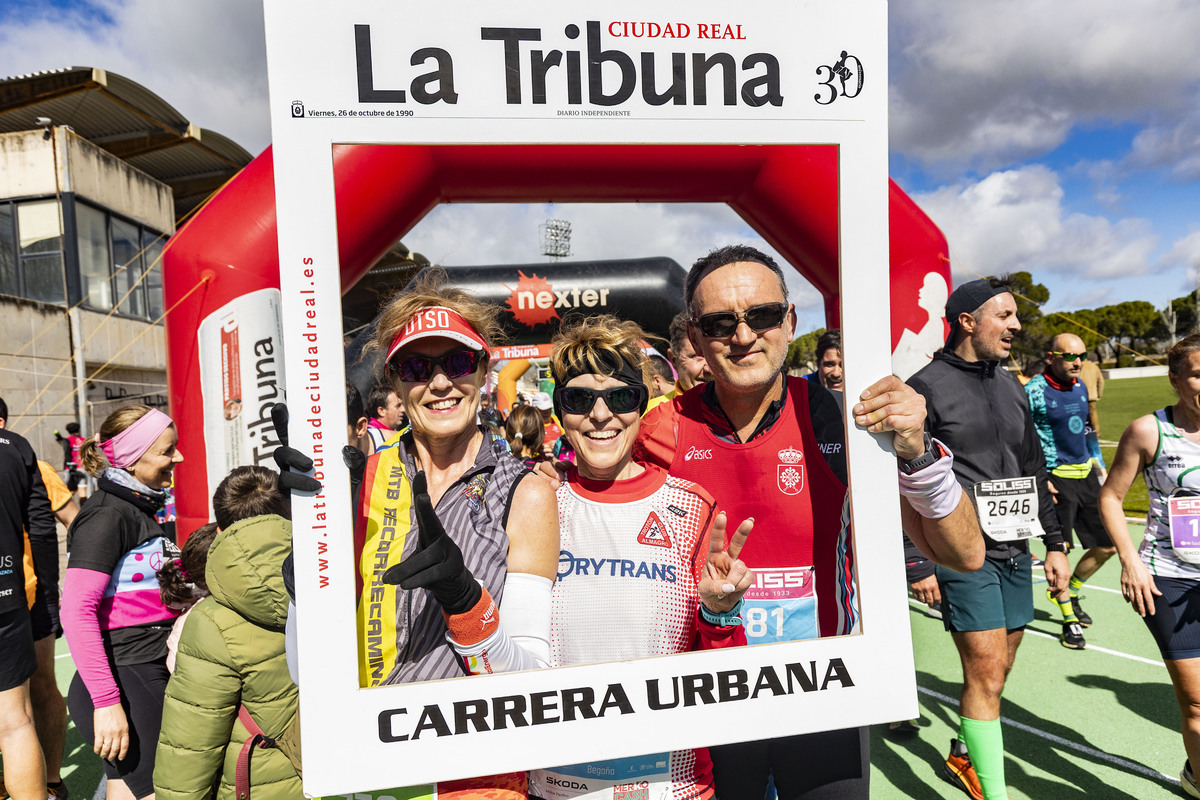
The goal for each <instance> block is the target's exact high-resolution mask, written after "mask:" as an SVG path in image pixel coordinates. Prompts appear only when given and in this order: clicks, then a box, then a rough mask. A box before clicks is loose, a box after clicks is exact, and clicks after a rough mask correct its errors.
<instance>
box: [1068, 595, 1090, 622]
mask: <svg viewBox="0 0 1200 800" xmlns="http://www.w3.org/2000/svg"><path fill="white" fill-rule="evenodd" d="M1071 610H1072V611H1074V612H1075V618H1076V619H1078V620H1079V624H1080V625H1082V626H1083V627H1085V628H1086V627H1088V626H1089V625H1091V624H1092V618H1091V617H1090V616H1088V613H1087V612H1086V611H1084V610H1083V609H1082V608H1080V607H1079V598H1078V597H1072V598H1071Z"/></svg>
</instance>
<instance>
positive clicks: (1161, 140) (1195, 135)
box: [1127, 114, 1200, 181]
mask: <svg viewBox="0 0 1200 800" xmlns="http://www.w3.org/2000/svg"><path fill="white" fill-rule="evenodd" d="M1127 163H1128V165H1129V166H1131V167H1143V168H1146V167H1149V168H1158V169H1165V170H1167V171H1168V172H1169V173H1170V174H1171V176H1172V177H1174V178H1175V179H1177V180H1183V181H1194V180H1197V179H1200V114H1193V115H1191V116H1189V117H1188V118H1187V119H1184V120H1182V121H1181V122H1179V123H1178V124H1176V125H1173V126H1152V127H1149V128H1146V129H1145V130H1143V131H1142V132H1140V133H1139V134H1138V135H1137V136H1136V137H1134V140H1133V149H1132V152H1131V153H1130V154H1129V158H1128V159H1127Z"/></svg>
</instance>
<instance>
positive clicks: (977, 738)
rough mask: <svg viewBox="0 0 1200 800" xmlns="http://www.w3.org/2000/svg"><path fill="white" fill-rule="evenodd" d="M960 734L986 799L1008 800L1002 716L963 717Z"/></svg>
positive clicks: (959, 736)
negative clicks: (988, 717) (987, 717)
mask: <svg viewBox="0 0 1200 800" xmlns="http://www.w3.org/2000/svg"><path fill="white" fill-rule="evenodd" d="M961 720H962V721H961V723H960V724H959V728H958V738H959V739H961V740H962V742H963V744H965V745H966V746H967V753H968V755H970V756H971V764H972V765H973V766H974V767H975V774H976V775H977V776H979V786H980V788H982V789H983V796H984V798H985V799H986V800H1007V798H1008V788H1007V786H1005V782H1004V734H1003V733H1002V732H1001V730H1000V720H998V719H989V720H980V719H967V718H966V717H962V718H961Z"/></svg>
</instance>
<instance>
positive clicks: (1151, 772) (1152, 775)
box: [917, 686, 1179, 787]
mask: <svg viewBox="0 0 1200 800" xmlns="http://www.w3.org/2000/svg"><path fill="white" fill-rule="evenodd" d="M917 691H918V692H920V693H921V694H924V695H928V696H929V697H932V698H934V699H935V700H939V701H941V702H943V703H945V704H946V705H948V706H950V707H951V708H958V701H957V700H955V699H954V698H953V697H949V696H947V695H944V694H942V693H941V692H935V691H934V690H932V689H926V688H925V687H924V686H918V687H917ZM1000 722H1001V723H1003V724H1004V725H1008V726H1009V727H1012V728H1016V729H1017V730H1019V731H1024V732H1025V733H1032V734H1033V735H1034V736H1040V737H1041V738H1043V739H1045V740H1046V741H1048V742H1053V743H1054V744H1056V745H1058V746H1060V747H1069V748H1070V749H1072V750H1075V751H1076V752H1079V753H1083V754H1084V755H1086V756H1088V757H1089V758H1094V759H1098V760H1100V761H1105V762H1107V763H1109V764H1112V765H1113V766H1115V767H1118V768H1119V769H1123V770H1125V771H1126V772H1134V773H1137V774H1138V775H1141V776H1143V777H1146V778H1149V779H1151V780H1154V781H1158V782H1159V783H1163V784H1166V785H1167V786H1171V787H1177V786H1179V778H1178V777H1176V776H1174V775H1167V774H1166V773H1163V772H1159V771H1158V770H1156V769H1150V768H1149V767H1147V766H1144V765H1142V764H1139V763H1137V762H1136V761H1130V760H1128V759H1125V758H1121V757H1120V756H1114V755H1112V754H1110V753H1106V752H1104V751H1103V750H1097V749H1096V748H1094V747H1088V746H1087V745H1086V744H1080V743H1078V742H1072V741H1071V740H1070V739H1064V738H1062V737H1061V736H1056V735H1054V734H1053V733H1047V732H1046V731H1043V730H1039V729H1038V728H1034V727H1032V726H1031V725H1026V724H1025V723H1023V722H1017V721H1016V720H1013V719H1009V718H1008V717H1000Z"/></svg>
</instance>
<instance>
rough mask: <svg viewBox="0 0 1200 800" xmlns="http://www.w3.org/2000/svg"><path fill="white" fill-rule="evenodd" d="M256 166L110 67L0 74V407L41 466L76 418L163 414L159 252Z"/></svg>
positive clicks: (55, 453) (55, 457)
mask: <svg viewBox="0 0 1200 800" xmlns="http://www.w3.org/2000/svg"><path fill="white" fill-rule="evenodd" d="M249 161H250V154H249V153H247V152H246V151H245V150H243V149H242V148H241V147H239V146H238V145H236V144H234V143H233V142H232V141H230V140H229V139H226V138H225V137H223V136H221V135H220V134H216V133H213V132H211V131H206V130H202V129H200V128H198V127H196V126H195V125H193V124H192V123H190V122H188V121H187V120H186V119H184V118H183V117H181V116H180V114H179V113H178V112H177V111H175V109H173V108H171V107H170V106H169V105H168V104H167V103H166V102H165V101H163V100H162V98H160V97H158V96H157V95H155V94H154V93H153V92H150V91H149V90H148V89H146V88H144V87H142V86H140V85H138V84H136V83H134V82H133V81H130V80H128V79H126V78H122V77H121V76H119V75H114V74H112V73H107V72H105V71H104V70H100V69H93V68H91V67H72V68H70V69H66V70H60V71H57V72H50V73H38V74H36V75H27V76H19V77H14V78H6V79H3V80H0V320H2V322H0V398H3V399H4V401H5V402H6V403H7V405H8V413H9V417H8V427H10V428H12V429H13V430H16V431H17V432H18V433H21V434H24V435H25V436H26V437H27V438H29V440H30V441H31V442H32V443H33V445H34V448H35V449H36V450H37V452H38V455H39V457H41V458H42V459H43V460H46V461H49V462H50V463H52V464H55V465H56V466H59V465H60V462H61V451H60V450H59V448H58V446H57V445H56V444H55V442H54V437H53V431H54V430H56V429H57V430H60V431H64V432H65V430H64V429H65V426H66V424H67V423H68V422H70V421H75V420H78V421H80V422H81V424H82V427H83V431H84V433H85V434H91V433H92V432H94V431H95V430H96V427H97V426H98V425H99V424H100V422H102V421H103V419H104V417H105V416H106V415H107V414H108V413H109V412H110V411H111V410H113V409H114V408H116V407H117V406H119V405H122V404H125V403H130V402H143V403H148V404H150V405H154V406H157V407H160V408H164V409H165V408H166V405H167V382H166V337H165V336H164V332H163V326H162V319H163V315H164V313H165V312H166V311H167V309H165V308H164V307H163V290H162V266H161V255H162V250H163V246H164V244H165V243H166V240H167V238H168V237H169V236H170V235H171V234H173V233H174V231H175V227H176V225H177V223H178V222H179V221H181V219H182V218H183V217H184V216H186V215H187V214H188V213H190V212H191V211H192V210H193V209H194V208H195V207H196V206H197V205H199V204H200V203H201V202H203V200H204V199H205V198H206V197H207V196H208V195H209V194H210V193H211V192H213V191H214V190H216V189H217V188H219V187H220V186H221V185H222V184H223V183H224V182H225V181H227V180H228V179H229V178H231V177H232V176H233V175H234V174H236V173H237V171H238V170H239V169H241V168H242V167H243V166H245V165H246V164H247V163H249Z"/></svg>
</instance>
